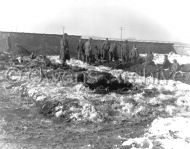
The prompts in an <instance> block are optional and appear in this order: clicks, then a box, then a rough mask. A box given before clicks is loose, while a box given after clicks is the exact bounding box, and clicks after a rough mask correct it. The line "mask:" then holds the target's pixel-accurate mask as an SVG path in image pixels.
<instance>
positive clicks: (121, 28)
mask: <svg viewBox="0 0 190 149" xmlns="http://www.w3.org/2000/svg"><path fill="white" fill-rule="evenodd" d="M120 30H121V34H120V38H121V39H120V40H121V61H122V55H123V50H122V40H123V39H122V35H123V27H120Z"/></svg>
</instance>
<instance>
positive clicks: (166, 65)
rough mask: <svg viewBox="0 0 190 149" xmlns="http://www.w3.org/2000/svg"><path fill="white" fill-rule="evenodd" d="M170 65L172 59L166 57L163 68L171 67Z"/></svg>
mask: <svg viewBox="0 0 190 149" xmlns="http://www.w3.org/2000/svg"><path fill="white" fill-rule="evenodd" d="M170 66H171V63H170V61H169V60H168V59H165V60H164V62H163V68H164V69H167V68H170Z"/></svg>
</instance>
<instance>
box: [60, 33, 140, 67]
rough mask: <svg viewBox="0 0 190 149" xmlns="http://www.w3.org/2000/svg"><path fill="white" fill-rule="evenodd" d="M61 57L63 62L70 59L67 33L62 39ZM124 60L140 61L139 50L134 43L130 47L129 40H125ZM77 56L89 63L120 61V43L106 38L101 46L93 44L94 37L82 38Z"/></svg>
mask: <svg viewBox="0 0 190 149" xmlns="http://www.w3.org/2000/svg"><path fill="white" fill-rule="evenodd" d="M60 47H61V49H60V59H61V60H62V61H63V63H64V62H65V61H66V60H67V59H70V54H69V44H68V38H67V34H64V35H63V38H62V39H61V41H60ZM121 48H122V61H123V62H132V63H135V62H137V61H138V58H139V52H138V49H137V48H136V46H135V45H134V46H133V48H132V49H130V48H129V45H128V41H127V40H126V41H124V42H123V44H122V46H121ZM76 50H77V57H78V59H79V60H82V61H85V62H87V63H90V64H91V63H94V62H97V61H100V60H104V61H118V60H119V55H118V44H117V42H115V41H113V42H112V43H111V42H110V41H109V40H108V38H106V40H105V41H104V42H103V43H102V45H101V46H98V45H93V44H92V38H89V39H88V40H87V41H86V42H83V41H82V39H81V38H80V39H79V41H78V44H77V48H76Z"/></svg>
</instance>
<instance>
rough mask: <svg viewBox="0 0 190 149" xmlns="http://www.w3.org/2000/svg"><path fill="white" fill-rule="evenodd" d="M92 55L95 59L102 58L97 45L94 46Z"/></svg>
mask: <svg viewBox="0 0 190 149" xmlns="http://www.w3.org/2000/svg"><path fill="white" fill-rule="evenodd" d="M94 55H95V59H96V60H97V61H99V60H101V58H102V55H101V51H100V49H99V48H98V47H97V46H96V47H95V48H94Z"/></svg>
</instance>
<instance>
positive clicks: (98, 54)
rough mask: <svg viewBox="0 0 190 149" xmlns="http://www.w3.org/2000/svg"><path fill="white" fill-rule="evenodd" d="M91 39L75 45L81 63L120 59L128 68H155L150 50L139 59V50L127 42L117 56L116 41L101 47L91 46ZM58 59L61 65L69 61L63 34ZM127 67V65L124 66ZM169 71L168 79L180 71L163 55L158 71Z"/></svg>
mask: <svg viewBox="0 0 190 149" xmlns="http://www.w3.org/2000/svg"><path fill="white" fill-rule="evenodd" d="M92 40H93V39H92V38H89V39H88V40H87V41H85V42H83V40H82V38H80V39H79V41H78V44H77V48H76V50H77V58H78V59H79V60H81V61H84V62H87V63H89V64H94V63H98V62H100V61H104V62H113V61H114V62H118V61H119V57H121V61H119V62H121V63H123V64H128V66H135V65H138V64H140V65H141V68H147V69H148V68H149V67H148V66H156V65H155V63H154V61H153V59H154V55H153V52H152V51H151V50H148V51H147V56H146V58H143V57H140V55H139V50H138V48H137V47H136V45H133V47H132V48H130V46H129V42H128V41H127V40H125V41H123V42H122V43H121V55H120V56H119V54H118V53H119V52H118V50H119V45H118V43H117V42H116V41H113V42H111V41H109V40H108V38H106V40H105V41H104V42H102V45H100V46H99V45H93V44H92ZM60 47H61V49H60V59H61V60H62V62H63V64H64V63H65V62H66V60H69V59H70V52H69V44H68V37H67V34H66V33H65V34H64V35H63V38H62V39H61V41H60ZM125 66H127V65H125ZM168 68H169V69H170V71H171V73H170V77H172V76H173V75H174V74H175V72H177V71H178V70H179V69H180V65H179V64H178V62H177V60H175V59H174V60H173V63H171V62H170V61H169V59H168V56H167V55H165V58H164V62H163V64H162V65H161V67H160V66H159V69H161V70H162V69H168Z"/></svg>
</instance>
